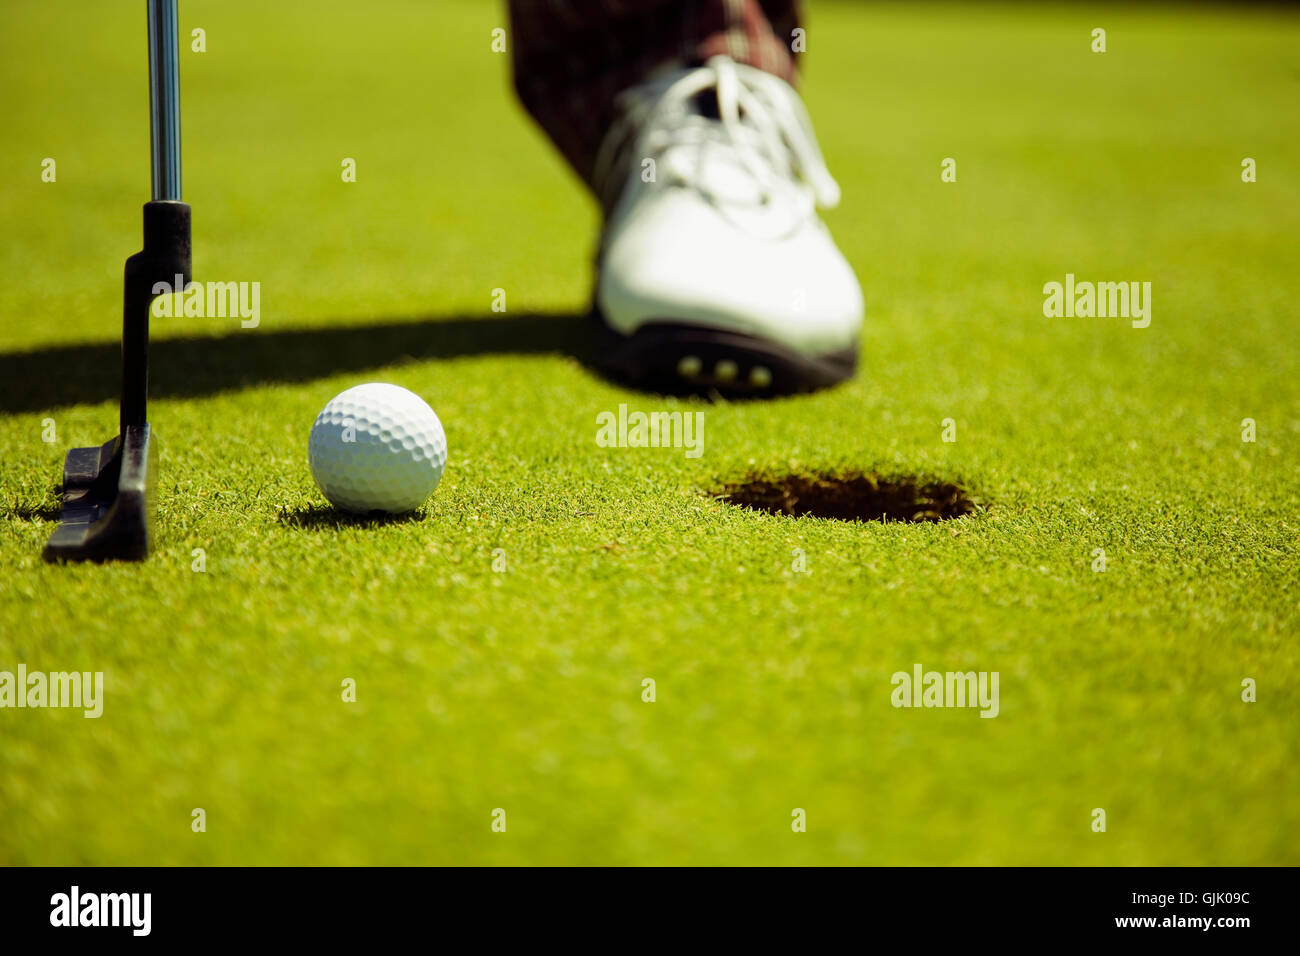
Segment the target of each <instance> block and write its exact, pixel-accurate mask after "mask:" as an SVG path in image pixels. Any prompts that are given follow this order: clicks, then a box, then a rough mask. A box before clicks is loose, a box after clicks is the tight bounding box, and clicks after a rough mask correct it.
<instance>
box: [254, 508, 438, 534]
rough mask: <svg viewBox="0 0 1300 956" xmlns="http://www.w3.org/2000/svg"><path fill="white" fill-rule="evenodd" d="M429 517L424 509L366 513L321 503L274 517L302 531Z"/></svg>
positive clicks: (373, 526)
mask: <svg viewBox="0 0 1300 956" xmlns="http://www.w3.org/2000/svg"><path fill="white" fill-rule="evenodd" d="M428 516H429V513H428V512H427V511H426V510H425V509H424V508H419V509H417V510H415V511H410V512H407V513H406V514H400V515H394V514H387V513H385V512H382V511H374V512H371V513H370V514H368V515H358V514H352V513H350V512H347V511H339V510H338V509H337V508H330V507H327V506H324V505H311V506H310V507H307V508H284V509H281V511H280V513H279V514H278V515H277V516H276V517H277V518H278V519H279V521H280V523H281V524H283V525H285V526H286V527H289V528H300V529H302V530H304V531H336V530H338V529H340V528H379V527H383V526H385V525H398V524H416V523H418V522H421V521H423V520H424V519H425V518H427V517H428Z"/></svg>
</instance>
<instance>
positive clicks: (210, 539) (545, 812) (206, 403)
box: [0, 0, 1300, 865]
mask: <svg viewBox="0 0 1300 956" xmlns="http://www.w3.org/2000/svg"><path fill="white" fill-rule="evenodd" d="M117 6H118V5H111V6H110V5H105V4H92V3H89V2H78V3H64V4H60V8H59V12H58V13H57V18H58V20H59V22H60V23H63V24H68V23H72V24H75V25H76V27H75V29H53V28H52V26H51V24H52V19H53V18H55V17H56V14H55V13H54V12H53V11H52V10H51V9H49V5H48V4H44V3H39V2H35V0H28V2H21V3H19V2H10V3H7V4H5V7H4V12H3V13H0V99H2V100H3V102H4V103H5V124H6V137H5V142H6V147H5V149H4V150H3V151H0V181H3V183H4V186H3V188H2V189H0V233H2V234H3V235H5V236H6V237H7V238H6V241H5V242H4V243H3V244H0V265H2V266H3V269H2V272H3V275H4V276H5V277H6V281H5V282H4V284H3V286H0V317H2V318H0V322H2V323H3V325H2V326H0V397H2V399H3V400H2V402H0V413H2V415H3V417H2V418H0V443H2V447H3V448H4V449H5V453H4V455H3V456H2V457H0V671H14V670H16V668H17V667H18V665H20V664H21V665H24V666H25V667H26V668H27V670H28V671H29V672H34V671H44V672H50V671H70V670H78V671H90V672H96V671H100V672H103V674H104V685H105V689H104V700H103V714H102V716H101V717H99V718H98V719H86V718H84V717H83V716H82V714H81V712H80V711H72V710H67V709H57V710H56V709H49V708H47V709H21V710H19V709H0V820H3V821H4V824H3V826H0V863H18V864H36V863H46V864H71V863H89V864H110V863H120V864H180V863H190V864H234V863H252V864H269V863H310V864H338V863H401V864H406V863H431V862H472V863H484V864H493V863H615V864H631V863H656V864H702V863H729V864H758V863H790V864H806V863H832V864H852V863H962V864H972V863H998V864H1003V863H1005V864H1018V863H1039V864H1067V863H1070V864H1075V863H1077V864H1118V865H1127V864H1281V863H1290V864H1295V863H1300V843H1297V841H1296V838H1295V834H1296V832H1297V827H1298V826H1300V801H1298V800H1297V797H1296V794H1297V793H1300V771H1298V770H1297V743H1296V742H1297V739H1300V735H1298V734H1297V730H1298V729H1300V726H1298V725H1300V694H1298V693H1297V680H1298V678H1300V651H1298V650H1297V647H1296V642H1295V637H1296V633H1297V625H1298V624H1300V615H1298V613H1297V581H1300V556H1298V554H1297V538H1296V536H1297V519H1296V513H1297V504H1298V498H1300V496H1298V495H1297V488H1298V487H1300V472H1298V469H1297V440H1298V439H1300V419H1298V418H1297V410H1298V408H1300V376H1298V375H1297V374H1296V355H1297V354H1298V353H1300V331H1298V330H1297V324H1296V321H1295V308H1296V302H1297V301H1298V296H1300V278H1298V277H1297V273H1296V269H1295V258H1296V234H1297V227H1298V226H1300V172H1297V170H1298V169H1300V114H1297V112H1296V110H1295V108H1294V104H1295V89H1296V88H1295V66H1294V51H1295V50H1296V48H1297V45H1298V44H1300V19H1297V17H1296V16H1295V15H1294V14H1291V13H1286V12H1277V11H1269V12H1262V11H1254V12H1248V11H1243V12H1232V11H1228V10H1217V9H1213V8H1206V7H1201V6H1197V7H1194V8H1191V9H1188V10H1177V9H1174V8H1165V7H1158V8H1153V9H1151V10H1148V11H1133V10H1127V9H1120V8H1113V9H1112V8H1106V9H1104V10H1102V11H1101V12H1100V13H1099V12H1097V11H1095V10H1089V11H1084V10H1082V9H1069V8H1067V9H1064V10H1056V11H1051V12H1043V11H1036V10H1030V9H1028V8H1025V7H1020V6H1016V7H1007V8H1001V7H993V8H980V9H974V8H969V7H965V6H948V7H936V8H932V7H921V6H916V5H909V6H906V7H903V6H897V7H886V8H879V9H878V8H875V7H869V6H861V5H856V4H855V5H850V4H833V3H819V4H816V5H815V7H814V9H813V11H812V18H811V20H810V23H809V33H808V47H809V51H810V52H809V61H808V65H807V71H806V77H807V82H806V94H807V99H808V102H809V106H810V109H811V111H812V114H813V118H814V121H815V123H816V125H817V130H818V134H819V137H820V139H821V143H822V146H823V148H824V150H825V152H826V154H827V159H828V162H829V165H830V167H831V169H832V172H833V173H835V174H836V175H837V177H838V179H839V181H840V183H841V185H842V187H843V190H844V195H845V199H844V203H843V205H842V208H841V209H839V210H836V211H834V212H832V213H830V214H828V216H827V219H828V222H829V223H830V225H831V227H832V229H833V230H834V232H835V234H836V236H837V238H838V239H839V241H840V244H841V246H842V247H843V249H844V251H845V253H846V255H847V256H848V258H849V259H850V261H851V262H853V264H854V266H855V268H856V269H857V270H858V272H859V274H860V276H861V278H862V280H863V284H864V287H865V292H866V298H867V308H868V322H867V326H866V331H865V335H864V341H863V370H862V374H861V375H860V376H859V378H858V379H857V380H856V381H855V382H853V383H852V384H850V385H848V386H846V387H843V388H840V389H837V390H834V391H830V392H827V393H824V394H818V395H814V396H809V397H803V398H797V399H790V400H783V401H776V402H770V403H738V404H714V405H709V404H704V403H698V402H692V401H675V400H665V399H661V398H655V397H652V396H645V395H639V394H635V393H631V392H627V391H623V390H620V389H618V388H616V387H614V386H612V385H610V384H607V383H605V382H603V381H601V380H599V379H597V378H596V377H594V376H593V375H591V374H590V373H589V372H588V371H587V370H586V369H585V368H584V367H583V365H582V364H581V363H580V362H579V361H578V360H577V359H576V358H575V357H574V355H575V354H581V349H582V343H583V342H584V340H585V326H584V325H583V322H582V319H581V313H582V310H583V308H584V305H585V302H586V296H587V293H588V288H589V282H590V256H591V249H592V243H593V241H594V238H595V230H596V228H597V218H596V213H595V210H594V207H593V206H592V204H591V202H590V201H589V200H588V199H587V198H586V197H585V196H584V194H583V192H582V190H581V189H580V188H579V186H578V185H577V184H576V183H575V182H574V181H573V179H572V178H571V177H570V175H569V174H568V172H567V171H566V170H565V168H564V167H563V165H562V164H561V162H560V161H559V160H558V159H557V158H556V156H555V155H553V153H552V152H551V151H550V150H549V149H548V148H547V147H546V145H545V143H544V141H543V139H542V137H541V135H540V134H539V133H538V132H537V131H536V130H535V129H534V128H533V127H532V126H531V125H530V124H529V123H528V122H527V121H526V120H525V119H524V117H523V116H522V114H521V112H520V110H519V108H518V107H517V106H516V105H515V103H514V102H513V100H512V98H511V96H510V93H509V76H508V64H507V60H506V57H504V56H501V55H499V54H494V53H492V52H491V50H490V46H489V44H490V31H491V30H492V29H493V28H494V27H497V26H502V25H504V14H503V13H502V11H501V10H500V9H499V8H498V7H497V6H495V5H493V4H490V3H481V2H470V0H438V2H437V3H398V2H373V3H368V4H344V3H334V4H324V5H322V4H319V3H307V2H305V0H294V2H280V3H275V4H221V3H217V2H215V0H187V2H186V3H185V4H184V6H183V9H182V27H183V30H184V31H185V32H186V33H188V31H189V30H191V29H193V28H195V27H201V28H203V29H205V30H206V39H207V52H205V53H202V54H199V53H192V52H185V53H184V54H183V63H182V69H183V73H182V85H183V103H184V126H183V128H184V137H185V140H184V146H185V154H184V156H185V166H184V170H185V197H186V199H187V200H188V201H189V202H190V203H191V204H192V205H193V208H194V249H195V252H194V263H195V277H196V278H197V279H201V280H203V279H215V280H221V281H249V282H252V281H256V282H259V283H260V289H261V303H260V304H261V314H260V325H259V326H258V327H257V328H248V329H244V328H240V324H239V322H238V320H236V319H231V318H197V317H194V318H171V319H158V320H156V321H155V323H154V335H155V346H156V347H155V351H154V355H153V358H154V367H153V403H152V407H151V419H152V422H153V425H154V428H155V430H156V431H157V433H158V435H159V436H160V440H161V442H162V446H163V454H162V458H161V481H160V486H159V493H160V507H161V514H160V522H159V526H158V535H159V542H160V547H159V548H158V550H157V553H156V554H155V555H154V556H153V557H152V558H151V559H150V560H149V562H148V563H147V564H144V565H139V566H137V565H111V566H103V567H94V566H68V567H54V566H48V565H45V564H43V563H42V561H41V559H40V549H41V545H42V543H43V542H44V540H45V539H46V537H47V536H48V535H49V533H50V531H51V529H52V528H53V526H54V522H55V520H56V519H57V502H58V495H57V478H58V475H59V470H60V466H61V462H62V458H63V455H64V454H65V452H66V451H67V449H68V448H70V447H74V446H77V445H86V444H92V443H98V442H101V441H103V440H105V439H106V438H108V437H109V436H110V435H111V433H112V430H113V428H114V426H115V422H116V418H115V415H116V406H115V393H116V374H117V373H116V365H115V363H116V355H117V344H116V336H117V331H118V323H119V321H120V319H119V315H120V308H121V305H120V296H121V284H120V283H121V266H122V260H123V259H124V258H125V257H126V256H127V255H128V254H130V253H131V252H133V251H135V249H136V248H137V244H138V242H139V216H140V213H139V207H140V204H141V203H142V202H143V201H144V200H145V199H147V198H148V124H147V102H146V100H145V98H144V96H145V90H146V85H145V80H144V68H145V49H144V39H145V38H144V23H143V13H142V11H139V10H137V9H135V8H134V6H135V5H131V9H130V10H128V11H126V12H124V11H122V10H120V9H117ZM70 8H73V9H70ZM1098 26H1102V27H1105V28H1106V29H1107V31H1108V34H1107V40H1108V52H1106V53H1104V54H1094V53H1092V52H1090V50H1089V44H1090V36H1089V34H1090V31H1091V30H1092V29H1093V28H1094V27H1098ZM47 157H48V158H52V159H54V160H55V162H56V164H57V165H56V170H57V173H56V175H57V181H56V182H54V183H48V182H42V180H41V164H42V160H43V159H45V158H47ZM945 157H952V158H954V159H955V160H956V164H957V166H956V170H957V181H956V182H955V183H943V182H941V181H940V171H941V170H940V163H941V161H942V160H943V159H944V158H945ZM1244 157H1251V158H1253V159H1255V160H1256V162H1257V163H1258V182H1255V183H1250V184H1248V183H1243V182H1242V179H1241V163H1242V159H1243V158H1244ZM345 158H352V159H354V160H355V161H356V164H357V182H355V183H344V182H343V181H342V177H341V175H340V170H341V163H342V161H343V160H344V159H345ZM1067 274H1072V275H1074V276H1075V277H1076V278H1077V279H1078V280H1079V281H1085V280H1087V281H1136V282H1150V283H1151V290H1152V291H1151V305H1152V309H1151V322H1150V325H1149V326H1148V327H1146V328H1134V327H1133V326H1132V324H1131V322H1130V321H1129V320H1127V319H1117V318H1095V317H1094V318H1081V317H1072V318H1067V317H1059V318H1046V317H1044V314H1043V299H1044V296H1043V291H1042V289H1043V286H1044V283H1047V282H1050V281H1058V282H1064V281H1065V276H1066V275H1067ZM498 289H502V290H505V302H506V311H505V312H504V313H502V312H494V311H493V310H492V305H493V295H494V290H498ZM373 380H382V381H391V382H395V383H397V384H400V385H403V386H405V387H407V388H410V389H412V390H414V391H416V392H418V393H420V394H421V395H423V396H424V397H425V398H426V399H428V400H429V401H430V402H431V404H432V405H433V406H434V408H436V409H437V411H438V413H439V415H440V416H441V417H442V420H443V422H444V423H445V425H446V429H447V434H448V440H449V443H450V448H451V452H450V461H449V464H448V468H447V473H446V476H445V478H444V479H443V482H442V485H441V486H440V487H439V489H438V491H437V494H436V496H435V497H434V499H433V500H432V501H431V503H430V505H429V507H428V508H427V509H426V511H425V512H424V513H422V514H421V515H419V516H418V519H417V520H411V521H401V522H393V523H387V524H380V525H367V524H365V523H356V522H349V521H345V520H342V519H340V518H339V517H338V516H336V515H334V514H333V513H332V512H330V511H329V510H328V509H327V508H326V506H325V502H324V500H323V499H322V498H321V496H320V494H319V493H318V492H317V491H316V489H315V488H314V486H313V484H312V480H311V476H310V474H309V473H308V470H307V467H306V460H305V454H306V440H307V433H308V429H309V427H310V424H311V421H312V419H313V417H314V416H315V414H316V412H317V411H318V410H319V409H320V407H321V406H322V405H324V403H325V402H326V401H327V400H328V399H329V398H330V397H331V396H333V395H334V394H336V393H337V392H339V391H342V390H343V389H344V388H346V387H348V386H350V385H353V384H356V383H359V382H362V381H373ZM620 404H626V405H627V406H628V408H629V410H641V411H673V410H677V411H685V412H697V411H698V412H702V413H703V416H704V433H703V438H704V443H703V446H702V453H701V454H700V455H699V457H689V456H687V455H686V454H685V450H684V449H680V448H659V449H655V448H617V447H603V446H602V445H600V444H598V443H597V441H596V434H597V416H599V415H600V414H601V413H602V412H615V413H617V411H618V408H619V405H620ZM945 419H952V421H953V426H954V427H955V438H956V441H953V442H946V441H943V440H942V437H943V436H942V432H943V428H944V425H943V422H944V420H945ZM1244 419H1252V420H1253V421H1254V423H1255V427H1256V429H1257V432H1256V440H1255V441H1254V442H1244V441H1243V440H1242V436H1243V425H1242V423H1243V420H1244ZM50 427H53V430H54V431H53V436H52V437H53V438H54V439H55V440H54V441H50V442H47V441H44V440H43V433H47V432H48V430H49V428H50ZM950 437H951V436H950ZM854 470H863V471H867V472H879V473H885V474H889V475H894V476H902V477H906V478H918V479H924V480H933V481H950V482H957V483H959V484H960V485H962V487H964V488H965V489H967V490H968V491H970V492H971V493H972V494H974V495H975V496H976V497H977V498H978V499H979V500H980V501H981V502H982V503H983V506H984V507H983V508H982V509H981V510H979V511H977V512H976V513H974V514H972V515H970V516H967V517H965V518H961V519H957V520H954V521H945V522H939V523H934V524H906V523H886V524H881V523H872V524H860V523H845V522H831V521H823V520H817V519H808V518H801V519H797V520H796V519H790V518H784V517H778V516H775V515H768V514H760V513H755V512H750V511H746V510H742V509H739V508H736V507H733V506H730V505H727V504H725V503H722V502H720V501H717V500H714V499H713V498H711V497H710V496H709V495H708V494H707V492H708V491H709V490H712V489H717V488H719V487H721V486H722V485H723V484H725V483H727V482H731V481H735V480H738V479H740V478H743V477H745V476H746V475H748V474H750V473H751V472H759V473H763V474H765V475H768V476H775V477H777V478H779V477H780V476H782V475H783V474H789V473H793V474H798V475H803V474H808V473H813V472H832V473H833V472H836V471H845V472H848V471H854ZM1097 549H1104V552H1105V559H1106V565H1105V570H1104V571H1096V570H1094V566H1095V565H1096V557H1095V552H1096V551H1097ZM199 552H201V553H199ZM800 561H802V565H801V566H802V567H803V569H804V570H803V571H798V570H796V569H795V568H796V564H797V563H798V562H800ZM198 563H202V566H203V567H204V568H205V570H203V571H196V570H194V567H195V566H196V564H198ZM917 664H920V665H921V666H922V667H923V668H924V669H925V670H936V671H963V672H965V671H976V672H994V671H996V672H998V674H999V675H1000V685H999V686H1000V701H999V713H998V716H997V717H996V718H995V719H980V717H979V716H978V712H977V711H976V710H972V709H955V708H954V709H899V708H895V707H894V706H892V705H891V694H892V692H893V687H892V685H891V675H893V674H894V673H895V672H899V671H902V672H906V673H909V674H910V673H911V672H912V670H913V667H914V666H915V665H917ZM646 679H652V680H653V681H654V682H655V685H654V686H655V698H656V699H655V701H654V702H653V703H647V702H644V701H643V699H642V695H643V681H645V680H646ZM1247 679H1251V680H1253V681H1255V682H1256V683H1257V688H1256V694H1257V699H1256V700H1255V701H1254V702H1253V703H1252V702H1245V701H1243V700H1242V694H1243V681H1245V680H1247ZM345 681H354V682H355V688H356V701H355V702H354V703H348V702H345V701H344V700H343V699H342V696H343V685H344V682H345ZM195 808H202V809H203V810H204V811H205V814H206V831H205V832H201V833H197V832H193V830H192V826H191V821H192V812H193V811H194V810H195ZM498 808H500V809H502V810H504V811H505V819H506V830H505V832H504V833H502V832H494V831H493V812H494V810H497V809H498ZM796 808H801V809H803V810H804V811H805V812H806V818H807V830H806V832H804V833H796V832H792V827H791V820H792V812H793V811H794V810H795V809H796ZM1095 808H1101V809H1103V810H1104V811H1105V813H1106V824H1107V825H1106V831H1105V832H1104V833H1098V832H1094V831H1093V828H1092V823H1093V811H1094V809H1095Z"/></svg>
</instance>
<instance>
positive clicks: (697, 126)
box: [593, 57, 862, 395]
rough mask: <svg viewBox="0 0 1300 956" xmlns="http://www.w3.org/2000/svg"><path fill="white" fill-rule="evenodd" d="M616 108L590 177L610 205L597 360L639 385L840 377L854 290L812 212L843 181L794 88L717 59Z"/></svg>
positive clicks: (852, 338)
mask: <svg viewBox="0 0 1300 956" xmlns="http://www.w3.org/2000/svg"><path fill="white" fill-rule="evenodd" d="M619 105H620V109H621V114H620V118H619V120H618V121H617V122H616V123H615V126H614V128H613V129H611V131H610V133H609V135H608V136H607V138H606V140H605V144H604V145H603V146H602V149H601V154H600V156H599V157H598V158H597V161H596V173H595V176H594V177H593V181H594V185H595V187H596V190H597V193H598V194H599V195H600V196H601V198H602V200H603V201H605V204H606V209H607V210H608V215H607V218H606V222H605V231H604V236H603V238H602V241H601V249H600V256H599V261H598V266H597V269H598V279H597V286H596V302H595V306H596V313H597V315H598V316H599V317H600V319H601V321H603V323H604V324H605V326H606V328H607V329H608V330H609V331H610V333H611V335H610V336H609V339H610V341H609V342H608V343H607V344H606V348H605V353H604V355H603V358H602V360H601V365H602V367H603V368H604V369H605V370H606V371H607V372H608V373H609V374H611V375H612V376H613V377H616V378H618V379H620V380H622V381H625V382H627V383H629V384H633V385H636V386H638V387H644V388H651V389H655V390H663V391H669V392H680V391H685V392H691V391H703V392H707V391H713V390H716V391H719V392H721V393H727V394H737V395H746V394H748V395H763V394H779V393H788V392H799V391H807V390H810V389H815V388H824V387H826V386H829V385H833V384H835V383H837V382H840V381H843V380H844V379H846V378H848V377H850V376H851V375H852V374H853V371H854V368H855V367H856V364H857V355H858V344H857V343H858V332H859V329H860V327H861V325H862V289H861V287H860V286H859V285H858V280H857V278H856V277H855V276H854V274H853V269H852V268H851V267H850V266H849V264H848V262H847V261H845V259H844V256H843V255H842V254H841V253H840V251H839V249H838V248H837V247H836V246H835V243H834V241H833V240H832V239H831V236H830V233H829V232H828V231H827V229H826V227H825V225H823V224H822V222H821V220H820V219H819V218H818V216H817V211H816V210H817V207H818V206H822V207H833V206H834V205H835V204H836V203H838V201H839V193H840V191H839V187H838V186H837V185H836V184H835V181H834V180H833V179H832V178H831V176H830V173H829V172H828V171H827V169H826V165H825V162H824V161H823V159H822V156H821V151H820V149H819V148H818V146H817V141H816V139H815V138H814V136H813V132H812V127H811V123H810V122H809V119H808V114H807V112H806V111H805V110H804V107H803V103H802V102H801V101H800V99H799V96H798V94H797V93H795V91H794V89H793V88H791V87H790V85H789V84H787V83H785V82H784V81H783V80H781V79H780V78H778V77H776V76H773V75H772V74H770V73H765V72H763V71H761V70H757V69H754V68H752V67H748V66H744V65H741V64H738V63H736V62H734V61H733V60H731V59H730V58H728V57H714V58H713V59H711V60H709V61H708V63H707V64H706V65H704V66H702V67H698V68H694V69H688V70H682V71H677V72H674V73H672V74H670V75H666V76H662V77H659V78H656V79H653V80H651V81H650V82H648V83H646V84H644V85H641V86H637V87H635V88H633V89H631V90H628V91H627V92H626V93H624V94H623V95H622V97H621V98H620V104H619ZM615 195H617V199H614V196H615ZM611 201H612V206H611Z"/></svg>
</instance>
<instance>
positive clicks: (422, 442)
mask: <svg viewBox="0 0 1300 956" xmlns="http://www.w3.org/2000/svg"><path fill="white" fill-rule="evenodd" d="M307 461H308V463H309V464H310V465H311V474H312V477H313V478H315V479H316V484H318V485H320V490H321V491H323V492H324V493H325V497H326V498H328V499H329V500H330V502H331V503H332V504H333V505H334V506H335V507H337V508H342V509H343V510H344V511H355V512H359V513H361V514H365V513H367V512H371V511H387V512H391V513H394V514H400V513H401V512H404V511H413V510H415V509H416V508H418V507H420V505H422V504H424V501H425V499H426V498H428V497H429V495H430V494H432V493H433V489H434V488H436V487H437V486H438V481H439V479H441V478H442V469H443V467H444V466H445V465H446V464H447V436H446V435H445V434H443V431H442V422H440V421H438V416H437V415H436V414H434V411H433V409H432V408H430V407H429V406H428V405H427V404H426V403H425V401H424V399H422V398H420V396H419V395H416V394H415V393H414V392H410V391H407V390H406V389H404V388H402V387H400V386H398V385H384V384H380V383H378V382H372V383H370V384H368V385H358V386H356V387H355V388H350V389H348V390H347V391H346V392H343V393H341V394H339V395H337V396H335V397H334V398H333V399H331V400H330V402H329V404H328V405H326V406H325V408H324V409H323V410H322V411H321V413H320V414H319V415H317V416H316V422H315V424H314V425H312V426H311V440H310V441H309V442H308V443H307Z"/></svg>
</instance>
